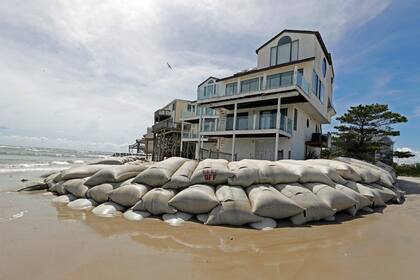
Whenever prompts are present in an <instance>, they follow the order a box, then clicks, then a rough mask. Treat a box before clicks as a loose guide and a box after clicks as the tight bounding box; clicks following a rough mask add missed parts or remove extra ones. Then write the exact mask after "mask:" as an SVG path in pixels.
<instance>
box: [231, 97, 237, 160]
mask: <svg viewBox="0 0 420 280" xmlns="http://www.w3.org/2000/svg"><path fill="white" fill-rule="evenodd" d="M237 113H238V103H235V107H234V109H233V128H232V158H231V160H232V161H234V160H235V140H236V132H235V131H236V116H237Z"/></svg>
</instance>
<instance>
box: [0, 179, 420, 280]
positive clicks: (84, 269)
mask: <svg viewBox="0 0 420 280" xmlns="http://www.w3.org/2000/svg"><path fill="white" fill-rule="evenodd" d="M13 179H16V178H9V179H8V180H9V183H10V181H11V180H13ZM404 180H411V179H407V178H405V179H404ZM4 182H5V181H4V180H3V181H1V184H2V185H4V184H5V183H4ZM419 184H420V180H419V181H418V183H410V182H408V181H407V182H405V185H408V191H409V194H408V195H407V196H406V201H405V203H404V204H402V205H389V206H388V207H386V208H384V209H378V211H376V212H375V213H373V214H367V215H362V216H358V217H357V218H350V217H349V216H347V215H345V214H339V215H338V219H337V222H335V223H326V224H322V223H316V224H311V225H307V226H302V227H293V226H291V224H289V223H283V224H281V225H280V227H279V228H277V229H274V230H272V231H256V230H252V229H248V228H233V227H216V226H204V225H201V224H199V223H196V222H187V223H185V224H183V225H182V226H180V227H172V226H170V225H168V224H166V223H164V222H163V221H161V220H157V219H147V220H145V221H142V222H130V221H127V220H125V219H124V218H122V217H116V218H100V217H96V216H94V215H92V214H91V213H89V212H77V211H73V210H70V209H69V208H67V207H66V206H60V207H57V206H54V205H53V204H52V203H51V199H52V198H53V197H52V195H48V194H46V193H44V192H37V193H15V192H8V191H10V190H12V189H15V187H14V188H10V187H9V188H4V187H3V188H2V189H0V190H1V192H0V211H1V212H0V215H1V218H0V252H1V253H0V279H25V278H27V279H116V278H120V279H166V278H167V279H171V280H174V279H416V278H418V276H417V275H418V267H417V265H418V263H419V261H420V218H419V217H420V185H419Z"/></svg>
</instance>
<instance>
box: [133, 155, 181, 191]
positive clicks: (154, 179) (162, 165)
mask: <svg viewBox="0 0 420 280" xmlns="http://www.w3.org/2000/svg"><path fill="white" fill-rule="evenodd" d="M187 160H188V159H186V158H181V157H171V158H168V159H165V160H163V161H160V162H156V163H155V164H153V165H152V166H149V167H148V168H147V169H146V170H144V171H143V172H141V173H140V174H138V176H137V177H136V178H135V179H134V180H133V182H134V183H139V184H145V185H148V186H151V187H161V186H163V185H164V184H166V183H167V182H169V180H170V179H171V176H172V175H173V174H174V173H175V171H177V169H178V168H179V167H181V165H183V164H184V163H185V162H186V161H187Z"/></svg>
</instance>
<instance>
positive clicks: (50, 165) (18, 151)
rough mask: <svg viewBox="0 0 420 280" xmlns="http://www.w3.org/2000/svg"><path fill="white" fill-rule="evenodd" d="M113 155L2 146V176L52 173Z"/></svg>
mask: <svg viewBox="0 0 420 280" xmlns="http://www.w3.org/2000/svg"><path fill="white" fill-rule="evenodd" d="M110 155H112V153H106V152H95V151H77V150H69V149H53V148H39V147H21V146H7V145H0V175H6V174H14V173H25V172H31V173H33V172H36V173H38V172H44V173H47V172H51V171H55V170H62V169H66V168H69V167H70V166H74V165H81V164H86V163H89V162H92V161H95V160H97V159H99V158H104V157H108V156H110Z"/></svg>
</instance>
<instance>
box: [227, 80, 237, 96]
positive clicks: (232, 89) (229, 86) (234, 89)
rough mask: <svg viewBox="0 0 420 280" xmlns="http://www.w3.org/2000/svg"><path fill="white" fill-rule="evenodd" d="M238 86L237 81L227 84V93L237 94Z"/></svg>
mask: <svg viewBox="0 0 420 280" xmlns="http://www.w3.org/2000/svg"><path fill="white" fill-rule="evenodd" d="M237 88H238V83H236V82H234V83H229V84H226V89H225V93H226V95H234V94H236V92H237Z"/></svg>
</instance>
